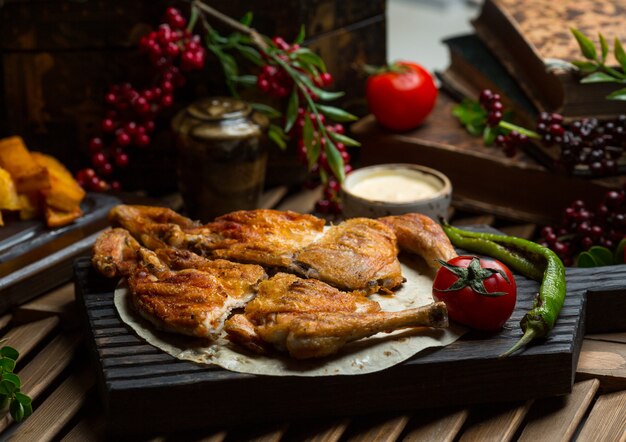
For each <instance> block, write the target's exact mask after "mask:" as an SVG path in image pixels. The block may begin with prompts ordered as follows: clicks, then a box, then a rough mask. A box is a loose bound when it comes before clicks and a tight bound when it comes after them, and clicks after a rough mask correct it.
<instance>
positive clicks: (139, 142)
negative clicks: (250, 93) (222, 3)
mask: <svg viewBox="0 0 626 442" xmlns="http://www.w3.org/2000/svg"><path fill="white" fill-rule="evenodd" d="M186 25H187V20H186V19H185V18H184V17H183V16H182V15H181V14H180V12H179V11H178V10H177V9H175V8H168V9H167V10H166V13H165V23H163V24H161V25H160V26H159V28H158V30H157V31H153V32H151V33H149V34H148V35H146V36H144V37H142V38H141V40H140V43H139V48H140V50H141V51H142V52H145V53H146V54H147V55H148V57H149V59H150V63H151V65H152V67H153V68H154V70H155V76H156V81H155V83H154V85H153V86H150V87H146V88H142V89H139V88H136V87H134V86H133V85H131V84H130V83H123V84H116V85H112V86H111V87H110V88H109V90H108V91H107V93H106V94H105V96H104V101H105V103H106V107H107V110H106V114H105V117H104V118H103V120H102V127H101V129H102V132H103V135H102V136H98V137H93V138H91V139H90V141H89V152H90V154H91V165H92V168H85V169H82V170H80V171H78V173H77V174H76V179H77V181H78V182H79V183H80V185H81V186H83V187H84V188H86V189H89V190H92V191H96V192H103V191H106V190H109V189H110V190H114V191H116V190H120V189H121V185H120V182H119V181H116V180H111V181H110V182H108V181H107V179H105V178H104V177H107V178H109V177H111V176H112V175H113V173H114V170H115V167H126V166H127V165H128V163H129V157H128V153H127V149H128V148H129V147H130V146H136V147H140V148H141V147H146V146H148V145H149V144H150V142H151V139H150V136H151V133H152V132H153V131H154V128H155V123H154V121H155V118H156V116H157V115H158V114H159V113H160V112H162V111H163V110H164V109H166V108H168V107H170V106H172V104H173V103H174V91H175V89H176V88H178V87H181V86H183V85H184V83H185V77H184V76H183V73H182V71H191V70H197V69H201V68H202V67H203V66H204V61H205V58H206V52H205V50H204V48H202V46H201V45H200V38H199V37H198V36H192V35H191V33H190V32H189V31H188V30H186V29H184V28H185V26H186Z"/></svg>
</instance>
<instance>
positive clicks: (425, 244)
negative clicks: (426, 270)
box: [378, 213, 457, 268]
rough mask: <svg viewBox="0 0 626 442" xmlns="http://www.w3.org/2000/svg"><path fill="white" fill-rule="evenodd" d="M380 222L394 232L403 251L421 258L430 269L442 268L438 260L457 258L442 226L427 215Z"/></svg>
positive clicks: (394, 217)
mask: <svg viewBox="0 0 626 442" xmlns="http://www.w3.org/2000/svg"><path fill="white" fill-rule="evenodd" d="M378 220H379V221H380V222H382V223H384V224H386V225H388V226H389V227H390V228H391V230H393V232H394V233H395V235H396V237H397V238H398V246H399V247H400V249H401V250H404V251H406V252H410V253H415V254H416V255H419V256H421V257H422V258H424V260H425V261H426V263H427V264H428V265H429V266H430V267H433V268H439V267H441V264H439V263H438V262H437V259H440V260H442V261H448V260H450V259H452V258H454V257H455V256H457V253H456V251H455V250H454V246H452V243H451V242H450V240H449V239H448V236H447V235H446V233H445V232H444V231H443V229H442V228H441V226H440V225H439V224H437V223H436V222H435V221H433V220H432V219H431V218H429V217H427V216H426V215H422V214H420V213H407V214H405V215H396V216H386V217H384V218H379V219H378Z"/></svg>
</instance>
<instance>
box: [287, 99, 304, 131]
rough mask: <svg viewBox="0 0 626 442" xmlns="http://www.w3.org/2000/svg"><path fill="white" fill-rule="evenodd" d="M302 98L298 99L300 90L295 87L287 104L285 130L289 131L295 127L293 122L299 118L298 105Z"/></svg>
mask: <svg viewBox="0 0 626 442" xmlns="http://www.w3.org/2000/svg"><path fill="white" fill-rule="evenodd" d="M299 104H300V100H299V99H298V90H297V89H296V88H293V90H292V91H291V96H290V97H289V103H288V104H287V113H286V115H285V132H289V131H290V130H291V128H292V127H293V124H294V123H295V122H296V118H298V105H299Z"/></svg>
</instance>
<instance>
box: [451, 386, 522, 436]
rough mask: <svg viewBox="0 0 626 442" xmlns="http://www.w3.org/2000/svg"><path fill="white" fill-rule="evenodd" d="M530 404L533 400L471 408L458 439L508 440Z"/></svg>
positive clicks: (518, 425)
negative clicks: (463, 429)
mask: <svg viewBox="0 0 626 442" xmlns="http://www.w3.org/2000/svg"><path fill="white" fill-rule="evenodd" d="M487 388H488V387H487ZM532 404H533V401H532V400H529V401H526V402H524V403H522V404H497V405H490V406H486V407H475V408H472V411H471V412H470V416H469V423H468V425H467V427H466V428H465V431H464V432H463V434H462V435H461V438H460V439H459V440H461V441H463V442H470V441H510V440H512V439H513V436H514V435H515V433H516V432H517V430H518V428H519V427H520V425H521V424H522V421H523V420H524V418H525V417H526V414H527V413H528V410H530V407H531V405H532Z"/></svg>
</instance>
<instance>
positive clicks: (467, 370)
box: [74, 259, 626, 433]
mask: <svg viewBox="0 0 626 442" xmlns="http://www.w3.org/2000/svg"><path fill="white" fill-rule="evenodd" d="M74 269H75V274H76V279H75V281H76V292H77V298H78V299H79V302H80V303H82V305H83V308H82V309H81V310H82V311H83V313H84V318H85V321H86V327H87V330H88V333H89V334H90V344H91V345H90V348H91V351H92V356H93V360H94V362H95V364H96V366H97V370H96V371H97V373H98V376H99V382H98V384H99V387H100V391H101V394H102V397H103V399H104V403H105V406H106V413H107V421H108V425H109V429H110V431H112V432H114V433H122V432H143V433H145V432H155V431H171V430H180V429H183V428H192V427H200V426H202V427H206V426H212V425H220V426H224V425H229V424H244V423H253V422H266V421H268V420H271V421H283V420H292V419H298V418H313V417H322V416H339V415H343V416H346V415H357V414H366V413H373V412H381V411H402V410H411V409H419V408H425V407H428V408H431V407H437V406H444V405H451V404H457V405H459V404H472V403H488V402H499V401H514V400H526V399H529V398H536V397H543V396H553V395H562V394H566V393H569V392H570V391H571V388H572V384H573V381H574V375H575V368H576V365H577V361H578V355H579V351H580V346H581V343H582V337H583V334H584V317H585V302H586V296H585V294H586V292H587V291H588V290H589V289H591V288H593V289H594V290H599V289H601V287H602V286H607V287H616V286H617V285H618V284H620V283H622V285H623V282H622V281H623V280H624V275H625V274H626V266H614V267H610V268H606V270H604V269H603V270H602V271H601V273H600V272H598V269H575V268H573V269H568V271H567V282H568V295H567V299H566V302H565V306H564V308H563V310H562V312H561V315H560V317H559V320H558V322H557V324H556V327H555V329H554V330H553V331H552V333H551V334H550V336H549V337H548V338H547V339H546V340H544V341H542V342H541V343H540V344H538V345H533V346H530V347H529V348H528V349H526V350H525V351H524V352H522V353H518V354H516V355H514V356H512V357H509V358H503V359H501V358H498V355H499V354H500V353H502V352H503V351H504V350H506V349H507V348H509V347H510V346H511V345H512V344H513V343H514V342H515V341H516V340H517V339H518V338H519V337H520V335H521V331H520V329H519V326H518V322H519V320H520V319H521V318H522V316H523V315H524V313H525V312H526V311H527V310H528V309H529V308H530V306H531V304H532V300H533V297H534V294H535V293H536V291H537V288H538V284H537V283H536V282H534V281H531V280H529V279H527V278H524V277H522V276H518V275H516V278H517V282H518V303H517V306H516V310H515V312H514V313H513V316H512V317H511V319H510V320H509V321H508V322H507V324H506V325H505V327H504V329H503V330H502V331H501V332H499V333H495V334H490V335H485V334H479V333H475V332H473V333H470V334H467V335H465V336H464V337H463V338H462V339H461V340H459V341H457V342H455V343H453V344H451V345H449V346H447V347H445V348H441V349H434V350H430V351H425V352H423V353H421V354H419V355H417V356H415V357H413V358H412V359H410V360H408V361H406V362H404V363H402V364H399V365H397V366H394V367H392V368H389V369H387V370H384V371H381V372H377V373H372V374H366V375H357V376H334V377H333V376H330V377H318V378H300V377H287V376H285V377H272V376H255V375H246V374H239V373H233V372H229V371H226V370H223V369H221V368H219V367H211V366H203V365H198V364H194V363H191V362H184V361H180V360H177V359H175V358H173V357H172V356H170V355H168V354H166V353H164V352H162V351H161V350H159V349H157V348H155V347H153V346H151V345H149V344H147V343H146V342H145V341H143V340H142V339H141V338H139V337H137V335H135V333H134V332H133V331H132V329H130V328H129V327H128V326H126V325H125V324H124V323H123V322H121V320H120V319H119V316H118V315H117V312H116V310H115V306H114V304H113V291H114V288H115V285H116V283H117V281H112V280H109V279H106V278H104V277H102V276H100V275H99V274H98V273H97V272H96V271H95V270H93V269H92V268H91V265H90V262H89V260H88V259H80V260H77V261H76V262H75V266H74ZM590 270H593V271H595V273H594V272H590ZM600 274H601V277H597V276H599V275H600Z"/></svg>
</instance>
